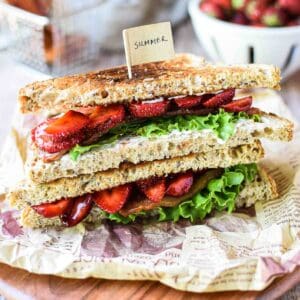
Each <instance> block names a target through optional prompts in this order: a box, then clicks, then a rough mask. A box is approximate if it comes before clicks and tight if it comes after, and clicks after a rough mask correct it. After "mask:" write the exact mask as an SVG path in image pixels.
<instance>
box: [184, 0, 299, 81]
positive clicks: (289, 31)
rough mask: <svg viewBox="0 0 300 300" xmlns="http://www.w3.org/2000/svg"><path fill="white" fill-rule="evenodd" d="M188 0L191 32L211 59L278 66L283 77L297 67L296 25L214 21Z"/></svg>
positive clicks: (196, 1) (195, 2)
mask: <svg viewBox="0 0 300 300" xmlns="http://www.w3.org/2000/svg"><path fill="white" fill-rule="evenodd" d="M199 3H200V1H199V0H190V2H189V14H190V16H191V19H192V24H193V27H194V30H195V33H196V35H197V37H198V39H199V41H200V42H201V45H202V46H203V48H204V50H205V51H206V52H207V54H208V55H209V56H210V58H211V59H212V60H213V61H214V62H223V63H226V64H243V63H262V64H273V65H276V66H278V67H280V68H281V71H282V76H283V77H286V76H288V75H290V74H292V73H293V72H295V71H296V70H298V69H300V26H293V27H280V28H257V27H251V26H244V25H237V24H233V23H230V22H225V21H222V20H218V19H216V18H213V17H210V16H208V15H206V14H205V13H203V12H202V11H201V10H200V9H199Z"/></svg>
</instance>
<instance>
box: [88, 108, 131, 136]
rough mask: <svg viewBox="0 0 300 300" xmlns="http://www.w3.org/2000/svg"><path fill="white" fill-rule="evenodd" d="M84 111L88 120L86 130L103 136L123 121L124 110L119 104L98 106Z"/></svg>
mask: <svg viewBox="0 0 300 300" xmlns="http://www.w3.org/2000/svg"><path fill="white" fill-rule="evenodd" d="M85 111H86V115H87V116H88V117H89V118H90V123H89V125H88V128H89V130H91V131H93V132H101V133H103V134H104V133H106V132H108V131H109V130H110V129H111V128H113V127H115V126H116V125H117V124H119V123H121V122H122V121H123V120H124V119H125V109H124V106H123V105H121V104H112V105H109V106H100V105H99V106H94V107H89V108H88V109H87V108H86V109H85ZM82 112H83V111H82ZM83 113H84V112H83Z"/></svg>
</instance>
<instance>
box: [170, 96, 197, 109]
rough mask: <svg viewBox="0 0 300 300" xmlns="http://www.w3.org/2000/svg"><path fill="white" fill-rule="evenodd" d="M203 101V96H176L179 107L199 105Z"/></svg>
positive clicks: (175, 100)
mask: <svg viewBox="0 0 300 300" xmlns="http://www.w3.org/2000/svg"><path fill="white" fill-rule="evenodd" d="M201 101H202V96H187V97H182V98H175V99H174V102H175V103H176V104H177V106H178V107H179V108H191V107H195V106H197V105H199V104H200V103H201Z"/></svg>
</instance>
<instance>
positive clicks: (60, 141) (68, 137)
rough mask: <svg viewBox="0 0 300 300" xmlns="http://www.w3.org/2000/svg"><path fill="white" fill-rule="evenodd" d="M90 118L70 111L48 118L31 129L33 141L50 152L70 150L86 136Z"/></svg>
mask: <svg viewBox="0 0 300 300" xmlns="http://www.w3.org/2000/svg"><path fill="white" fill-rule="evenodd" d="M88 123H89V118H88V117H86V116H85V115H83V114H81V113H79V112H75V111H72V110H70V111H68V112H67V113H65V114H64V115H63V116H61V117H58V118H52V119H48V120H47V121H45V122H43V123H41V124H40V125H38V126H37V127H36V128H34V129H33V130H32V131H31V136H32V141H33V142H34V143H35V144H36V145H37V147H38V148H39V149H41V150H43V151H46V152H48V153H55V152H59V151H63V150H68V149H70V148H72V147H73V146H75V145H76V144H78V143H80V142H81V141H82V140H83V139H84V138H85V130H86V126H87V124H88Z"/></svg>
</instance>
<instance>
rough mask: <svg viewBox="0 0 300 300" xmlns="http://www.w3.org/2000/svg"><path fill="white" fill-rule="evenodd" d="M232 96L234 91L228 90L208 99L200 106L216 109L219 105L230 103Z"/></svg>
mask: <svg viewBox="0 0 300 300" xmlns="http://www.w3.org/2000/svg"><path fill="white" fill-rule="evenodd" d="M234 95H235V89H228V90H225V91H223V92H221V93H219V94H216V95H215V96H213V97H211V98H209V99H208V100H207V101H205V102H204V103H203V104H202V105H203V106H205V107H207V108H218V107H220V106H221V105H224V104H227V103H229V102H231V101H232V99H233V97H234Z"/></svg>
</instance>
